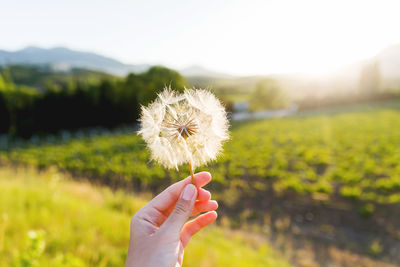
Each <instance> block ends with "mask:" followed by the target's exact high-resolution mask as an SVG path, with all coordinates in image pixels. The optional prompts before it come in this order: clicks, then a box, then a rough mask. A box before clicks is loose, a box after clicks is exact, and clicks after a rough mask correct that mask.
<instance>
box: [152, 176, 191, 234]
mask: <svg viewBox="0 0 400 267" xmlns="http://www.w3.org/2000/svg"><path fill="white" fill-rule="evenodd" d="M196 197H197V189H196V187H195V186H194V185H193V184H188V185H187V186H185V189H184V190H183V192H182V194H181V195H180V197H179V199H178V201H177V202H176V205H175V208H174V210H173V211H172V212H171V214H170V215H169V217H168V218H167V219H166V220H165V222H164V223H163V224H162V225H161V227H160V229H159V231H160V232H161V233H165V232H168V234H169V235H174V234H176V235H177V236H179V234H180V232H181V229H182V227H183V225H184V224H185V222H186V221H187V219H188V218H189V216H190V214H192V211H193V208H194V203H195V201H196Z"/></svg>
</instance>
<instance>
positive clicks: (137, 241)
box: [126, 172, 218, 267]
mask: <svg viewBox="0 0 400 267" xmlns="http://www.w3.org/2000/svg"><path fill="white" fill-rule="evenodd" d="M194 181H195V182H194V184H195V185H193V184H192V183H191V177H190V176H189V177H187V178H186V179H184V180H182V181H180V182H177V183H175V184H173V185H171V186H170V187H168V188H167V189H165V190H164V191H163V192H162V193H160V194H159V195H158V196H156V197H155V198H154V199H152V200H151V201H150V202H149V203H148V204H147V205H146V206H144V207H143V208H142V209H141V210H139V211H138V212H137V213H136V214H135V215H134V216H133V217H132V221H131V233H130V241H129V250H128V257H127V260H126V267H133V266H137V267H139V266H140V267H164V266H165V267H177V266H178V267H179V266H181V265H182V261H183V254H184V249H185V247H186V246H187V245H188V243H189V241H190V239H191V238H192V236H193V235H195V234H196V233H197V232H198V231H200V230H201V229H202V228H204V227H205V226H207V225H209V224H210V223H212V222H213V221H215V220H216V219H217V213H216V212H215V210H216V209H217V208H218V204H217V202H216V201H214V200H210V199H211V193H210V192H209V191H207V190H205V189H203V188H202V186H204V185H206V184H208V183H209V182H210V181H211V175H210V174H209V173H208V172H201V173H197V174H195V175H194ZM199 213H203V214H201V215H199V216H198V217H196V218H194V219H193V220H190V221H188V218H189V217H190V216H194V215H197V214H199Z"/></svg>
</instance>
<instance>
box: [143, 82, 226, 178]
mask: <svg viewBox="0 0 400 267" xmlns="http://www.w3.org/2000/svg"><path fill="white" fill-rule="evenodd" d="M140 122H141V129H140V131H139V132H138V134H140V135H141V136H142V137H143V139H144V140H145V141H146V143H147V146H148V147H149V149H150V151H151V158H152V159H153V160H155V161H157V162H159V163H160V164H162V165H163V166H165V167H166V168H178V166H179V165H182V164H189V167H190V171H191V175H192V176H193V174H192V172H193V171H192V167H193V168H197V167H199V166H201V165H204V164H206V163H207V162H209V161H211V160H214V159H216V157H217V155H218V154H219V152H220V151H221V150H222V142H223V141H225V140H227V139H228V138H229V134H228V127H229V123H228V119H227V117H226V112H225V109H224V107H223V106H222V105H221V103H220V101H219V100H218V99H217V98H216V97H215V96H214V95H213V94H212V93H211V92H209V91H207V90H202V89H185V91H184V92H183V94H176V93H175V92H174V91H172V90H171V89H170V88H166V89H164V91H163V92H161V93H160V94H158V97H157V99H156V100H155V101H154V102H153V103H151V104H150V105H149V106H147V107H142V114H141V118H140Z"/></svg>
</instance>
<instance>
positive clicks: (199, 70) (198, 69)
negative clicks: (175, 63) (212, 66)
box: [179, 65, 234, 78]
mask: <svg viewBox="0 0 400 267" xmlns="http://www.w3.org/2000/svg"><path fill="white" fill-rule="evenodd" d="M179 72H180V73H181V74H182V75H183V76H186V77H188V76H190V77H214V78H233V77H234V76H232V75H229V74H226V73H222V72H217V71H213V70H209V69H206V68H204V67H202V66H199V65H193V66H189V67H187V68H184V69H181V70H179Z"/></svg>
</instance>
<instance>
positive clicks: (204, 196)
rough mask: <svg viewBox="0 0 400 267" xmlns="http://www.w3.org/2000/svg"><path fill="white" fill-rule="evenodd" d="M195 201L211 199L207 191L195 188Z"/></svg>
mask: <svg viewBox="0 0 400 267" xmlns="http://www.w3.org/2000/svg"><path fill="white" fill-rule="evenodd" d="M197 192H198V194H197V200H198V201H207V200H210V199H211V193H210V191H208V190H205V189H203V188H197Z"/></svg>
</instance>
